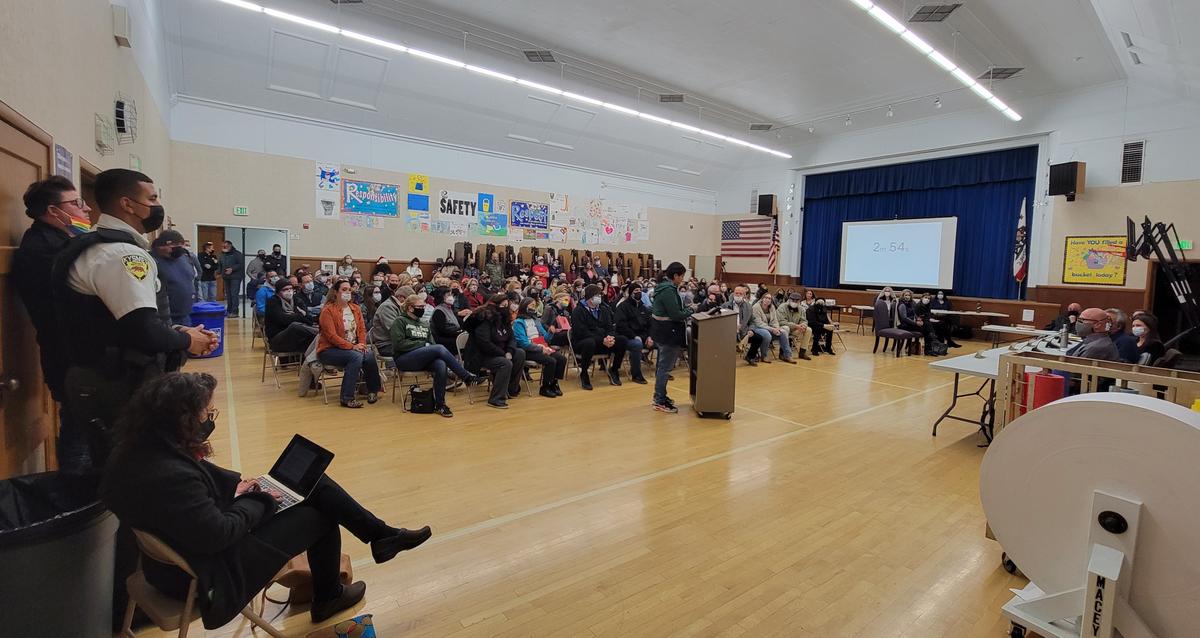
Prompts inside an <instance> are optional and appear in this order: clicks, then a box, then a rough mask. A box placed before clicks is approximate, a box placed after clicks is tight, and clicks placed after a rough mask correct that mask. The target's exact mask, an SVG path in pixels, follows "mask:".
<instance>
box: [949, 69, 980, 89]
mask: <svg viewBox="0 0 1200 638" xmlns="http://www.w3.org/2000/svg"><path fill="white" fill-rule="evenodd" d="M950 75H953V76H954V79H955V80H958V81H959V82H962V84H963V86H966V87H970V86H973V85H974V84H975V78H973V77H971V74H970V73H967V72H966V71H964V70H962V68H961V67H960V68H957V69H954V70H953V71H951V72H950Z"/></svg>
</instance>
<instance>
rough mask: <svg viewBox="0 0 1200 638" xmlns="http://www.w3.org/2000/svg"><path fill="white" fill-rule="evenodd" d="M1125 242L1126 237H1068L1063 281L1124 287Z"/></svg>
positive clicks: (1064, 254) (1064, 253)
mask: <svg viewBox="0 0 1200 638" xmlns="http://www.w3.org/2000/svg"><path fill="white" fill-rule="evenodd" d="M1126 241H1127V239H1126V237H1125V235H1098V236H1090V237H1067V239H1066V246H1065V249H1064V250H1063V275H1062V282H1063V283H1064V284H1087V285H1092V286H1124V285H1125V242H1126Z"/></svg>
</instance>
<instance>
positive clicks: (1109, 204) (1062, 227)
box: [1049, 180, 1200, 289]
mask: <svg viewBox="0 0 1200 638" xmlns="http://www.w3.org/2000/svg"><path fill="white" fill-rule="evenodd" d="M1146 215H1149V216H1150V219H1151V220H1152V221H1155V222H1160V221H1161V222H1165V223H1174V224H1175V227H1176V229H1177V230H1178V231H1179V237H1180V238H1181V239H1192V240H1198V239H1200V180H1194V181H1182V182H1157V183H1151V184H1142V185H1136V186H1108V187H1103V188H1089V189H1087V190H1085V191H1084V193H1083V194H1081V195H1079V196H1078V198H1076V200H1075V201H1074V202H1067V201H1063V200H1058V201H1056V202H1055V204H1054V223H1053V227H1052V233H1051V235H1052V236H1051V237H1050V281H1049V285H1051V286H1061V285H1064V284H1063V283H1062V270H1063V248H1064V242H1065V240H1066V238H1067V237H1068V236H1073V235H1124V234H1125V218H1126V217H1133V218H1134V221H1140V220H1141V219H1143V218H1144V217H1145V216H1146ZM1139 232H1140V227H1139ZM1146 263H1147V262H1146V261H1144V260H1139V261H1137V262H1134V263H1130V264H1127V266H1126V268H1127V271H1126V276H1125V288H1131V289H1142V288H1145V286H1146ZM1065 285H1069V284H1065Z"/></svg>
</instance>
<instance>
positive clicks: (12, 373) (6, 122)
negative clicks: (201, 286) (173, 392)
mask: <svg viewBox="0 0 1200 638" xmlns="http://www.w3.org/2000/svg"><path fill="white" fill-rule="evenodd" d="M50 157H51V155H50V138H49V136H48V135H46V133H45V132H44V131H40V130H38V129H37V128H36V127H35V126H33V125H32V124H31V123H29V122H28V121H27V120H25V119H24V118H22V117H20V116H19V115H17V114H16V113H15V112H13V111H12V110H11V109H9V108H8V107H7V106H5V105H4V104H3V103H0V478H8V477H11V476H19V475H21V474H27V473H30V472H35V471H38V470H41V469H44V468H46V467H53V466H54V453H53V451H54V438H55V434H56V428H55V415H56V408H55V406H54V402H53V401H52V400H51V399H50V392H49V391H48V390H47V389H46V385H45V384H44V383H43V382H42V368H41V363H40V362H39V360H38V348H37V342H36V341H34V330H33V324H32V323H30V321H29V315H28V314H26V312H25V307H24V306H23V305H22V304H21V301H20V298H19V297H18V295H17V291H16V287H15V286H13V285H12V282H10V281H9V280H8V277H9V273H11V272H12V258H13V254H14V253H15V252H16V249H17V246H19V245H20V243H21V236H22V235H23V234H24V233H25V229H27V228H29V225H30V223H31V221H30V219H29V218H28V217H26V216H25V205H24V203H23V202H22V200H21V196H22V195H24V193H25V189H26V187H28V186H29V185H30V184H31V183H33V182H36V181H37V180H40V179H45V178H46V177H47V176H49V174H50V163H51V160H50Z"/></svg>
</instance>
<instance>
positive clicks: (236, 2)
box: [215, 0, 792, 159]
mask: <svg viewBox="0 0 1200 638" xmlns="http://www.w3.org/2000/svg"><path fill="white" fill-rule="evenodd" d="M215 1H216V2H220V3H222V4H227V5H229V6H232V7H237V8H239V9H246V10H248V11H253V12H255V13H263V14H266V15H269V16H271V17H272V18H276V19H280V20H286V21H288V22H292V23H294V24H299V25H302V26H306V27H309V28H312V29H317V30H319V31H325V32H327V33H333V34H336V35H342V36H345V37H347V38H350V39H353V40H358V41H360V42H365V43H367V44H372V45H375V46H378V47H381V48H385V49H390V50H392V51H396V52H398V53H408V54H410V55H413V56H416V57H418V58H423V59H426V60H430V61H432V62H438V63H440V64H444V65H447V66H451V67H455V68H459V69H465V70H467V71H470V72H472V73H476V74H478V75H482V76H485V77H490V78H492V79H495V80H500V81H501V82H511V83H515V84H519V85H521V86H524V87H526V88H530V89H533V90H535V91H542V92H545V93H551V94H553V95H561V96H562V97H565V98H568V99H571V100H576V101H579V102H584V103H586V104H591V105H593V106H599V107H602V108H605V109H608V110H610V111H615V112H618V113H623V114H625V115H632V116H635V117H637V118H638V119H641V120H645V121H648V122H653V123H655V124H661V125H663V126H670V127H672V128H677V129H682V130H685V131H690V132H693V133H699V134H700V135H704V136H707V137H711V138H715V139H718V140H722V141H726V142H730V143H732V144H735V145H737V146H743V147H745V148H748V149H752V150H755V151H759V152H762V153H767V154H770V155H774V156H775V157H780V158H783V159H792V156H791V155H789V154H787V153H784V152H783V151H777V150H775V149H772V148H767V147H765V146H760V145H758V144H754V143H752V142H748V141H746V140H743V139H739V138H736V137H729V136H727V135H724V134H721V133H717V132H715V131H709V130H707V129H702V128H700V127H697V126H692V125H690V124H684V123H683V122H676V121H674V120H669V119H667V118H665V117H659V116H657V115H652V114H649V113H642V112H641V111H638V110H635V109H631V108H629V107H626V106H622V105H620V104H612V103H610V102H605V101H604V100H598V99H596V98H593V97H588V96H586V95H580V94H578V93H572V92H570V91H564V90H562V89H560V88H557V87H553V86H548V85H545V84H541V83H539V82H533V81H531V80H526V79H523V78H519V77H516V76H512V75H508V74H507V73H501V72H499V71H493V70H491V69H488V68H485V67H480V66H475V65H473V64H467V63H466V62H463V61H461V60H456V59H454V58H450V57H446V56H443V55H438V54H436V53H431V52H429V51H422V50H420V49H414V48H411V47H407V46H404V45H402V44H398V43H396V42H390V41H388V40H385V39H382V38H376V37H373V36H369V35H364V34H362V33H357V32H355V31H350V30H348V29H342V28H340V27H337V26H334V25H332V24H328V23H326V22H321V21H319V20H313V19H310V18H306V17H304V16H299V15H295V14H291V13H287V12H284V11H279V10H277V9H270V8H267V7H263V6H262V5H258V4H255V3H253V2H247V1H246V0H215Z"/></svg>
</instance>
